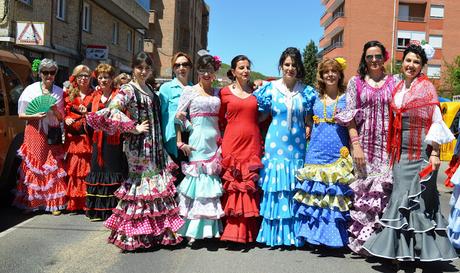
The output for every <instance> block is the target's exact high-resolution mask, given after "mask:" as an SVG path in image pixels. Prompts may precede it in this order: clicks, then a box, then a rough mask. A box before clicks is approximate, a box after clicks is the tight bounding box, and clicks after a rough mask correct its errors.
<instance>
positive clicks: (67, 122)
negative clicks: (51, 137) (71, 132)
mask: <svg viewBox="0 0 460 273" xmlns="http://www.w3.org/2000/svg"><path fill="white" fill-rule="evenodd" d="M74 122H75V120H74V119H73V118H66V119H65V124H66V125H67V126H70V125H72V124H73V123H74Z"/></svg>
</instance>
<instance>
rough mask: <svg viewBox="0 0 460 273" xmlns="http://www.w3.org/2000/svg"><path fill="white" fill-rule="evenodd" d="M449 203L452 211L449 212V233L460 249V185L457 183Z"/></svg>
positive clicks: (451, 239) (454, 244)
mask: <svg viewBox="0 0 460 273" xmlns="http://www.w3.org/2000/svg"><path fill="white" fill-rule="evenodd" d="M449 205H450V207H451V211H450V214H449V226H448V234H449V239H450V241H451V242H452V245H453V246H454V247H455V248H457V249H460V186H459V185H455V188H454V191H453V193H452V196H451V198H450V202H449Z"/></svg>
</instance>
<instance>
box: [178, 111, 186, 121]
mask: <svg viewBox="0 0 460 273" xmlns="http://www.w3.org/2000/svg"><path fill="white" fill-rule="evenodd" d="M176 118H177V119H179V120H182V121H185V120H186V119H187V113H186V112H177V113H176Z"/></svg>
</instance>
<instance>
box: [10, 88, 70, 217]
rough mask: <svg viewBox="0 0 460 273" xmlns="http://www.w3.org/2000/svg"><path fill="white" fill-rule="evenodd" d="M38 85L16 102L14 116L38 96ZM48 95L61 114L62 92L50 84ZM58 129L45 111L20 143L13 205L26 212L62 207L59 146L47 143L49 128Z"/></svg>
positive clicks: (61, 151)
mask: <svg viewBox="0 0 460 273" xmlns="http://www.w3.org/2000/svg"><path fill="white" fill-rule="evenodd" d="M40 84H41V82H36V83H33V84H31V85H29V86H28V87H27V88H26V89H24V92H23V93H22V94H21V96H20V98H19V101H18V113H19V114H24V113H25V112H26V109H27V106H28V105H29V103H30V102H31V101H32V100H33V99H34V98H36V97H38V96H40V95H42V92H41V87H40ZM52 90H53V91H52V92H51V93H50V95H51V96H53V97H55V98H56V99H57V109H58V110H59V111H61V114H62V115H64V102H63V91H62V89H61V88H59V87H57V86H55V85H53V88H52ZM52 127H60V122H59V121H58V120H57V118H56V116H55V115H54V114H53V113H52V112H51V111H49V112H48V113H47V115H46V117H45V118H43V119H41V120H29V121H27V123H26V128H25V130H24V142H23V144H22V145H21V148H20V149H19V150H18V155H19V156H20V157H21V159H22V163H21V166H20V169H19V173H20V176H19V181H18V185H17V188H16V197H15V199H14V201H13V205H15V206H17V207H19V208H22V209H28V210H40V209H41V210H45V211H58V210H62V209H64V208H65V207H66V206H65V205H66V183H65V176H66V172H65V170H64V149H63V145H62V143H57V144H48V137H47V134H48V132H49V128H52Z"/></svg>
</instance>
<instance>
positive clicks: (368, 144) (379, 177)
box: [336, 75, 397, 255]
mask: <svg viewBox="0 0 460 273" xmlns="http://www.w3.org/2000/svg"><path fill="white" fill-rule="evenodd" d="M396 82H397V79H396V78H395V77H393V76H392V75H387V76H386V78H385V80H384V84H383V85H382V86H381V87H373V86H371V85H369V84H368V83H367V82H366V81H364V80H362V79H361V78H360V76H354V77H352V78H351V80H350V81H349V83H348V87H347V91H346V101H347V103H346V109H345V110H344V111H342V112H340V113H338V114H337V115H336V121H337V122H338V123H340V124H341V125H348V124H349V122H350V121H352V120H353V121H354V122H355V123H356V127H357V130H358V136H359V143H360V145H361V148H362V150H363V153H364V158H365V162H366V166H365V167H364V168H360V167H357V166H355V168H354V171H355V175H356V179H355V180H354V181H353V182H352V183H351V184H350V188H351V189H352V190H353V193H354V196H353V205H352V206H351V210H350V216H351V225H350V227H349V229H348V232H349V238H348V240H349V242H348V247H349V248H350V249H351V250H352V251H353V252H355V253H359V254H362V255H366V253H365V251H362V246H363V244H364V243H365V242H366V241H367V240H368V239H369V238H370V237H371V235H372V234H374V232H375V231H376V230H377V229H379V228H380V223H379V219H380V217H381V216H382V214H383V212H384V210H385V208H386V206H387V204H388V200H389V199H390V195H391V189H392V185H393V175H392V172H391V167H390V161H389V158H388V153H387V151H386V149H387V138H388V126H389V117H390V110H389V109H390V108H389V104H390V101H391V92H392V91H393V89H394V87H395V85H396Z"/></svg>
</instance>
